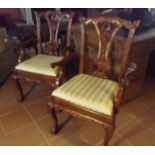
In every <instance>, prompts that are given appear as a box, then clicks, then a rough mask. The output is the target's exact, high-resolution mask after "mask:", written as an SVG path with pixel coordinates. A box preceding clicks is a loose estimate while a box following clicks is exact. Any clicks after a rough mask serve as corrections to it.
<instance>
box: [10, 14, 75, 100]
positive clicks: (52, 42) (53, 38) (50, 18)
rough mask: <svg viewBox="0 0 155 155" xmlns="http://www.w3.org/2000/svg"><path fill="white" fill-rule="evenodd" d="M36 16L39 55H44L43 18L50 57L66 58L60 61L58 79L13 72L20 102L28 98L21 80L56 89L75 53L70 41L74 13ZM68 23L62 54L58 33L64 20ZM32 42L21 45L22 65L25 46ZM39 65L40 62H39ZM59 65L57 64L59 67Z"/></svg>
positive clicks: (25, 72)
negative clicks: (47, 30) (46, 26)
mask: <svg viewBox="0 0 155 155" xmlns="http://www.w3.org/2000/svg"><path fill="white" fill-rule="evenodd" d="M35 15H36V28H37V31H36V34H37V54H42V53H43V48H42V40H41V26H42V24H41V18H45V19H46V20H45V21H47V25H48V29H49V41H48V45H49V46H50V47H51V51H49V54H50V55H54V56H59V55H60V56H64V58H63V59H62V61H60V62H59V63H60V65H59V69H60V71H59V73H58V75H57V76H56V77H54V76H48V75H43V74H37V73H32V72H28V71H22V70H18V69H14V70H13V75H12V77H13V79H14V80H15V82H16V86H17V89H18V92H19V97H18V101H23V100H24V99H25V97H26V96H24V93H23V89H22V86H21V84H20V79H24V80H27V81H33V82H35V83H41V82H42V83H45V84H48V85H50V86H52V87H54V88H56V87H58V86H59V85H60V84H61V82H62V79H63V75H64V69H65V67H64V65H65V63H67V60H69V58H70V56H71V54H72V53H73V51H72V49H71V46H70V41H71V31H72V21H73V16H74V12H69V13H67V12H66V13H61V12H56V11H45V12H39V13H38V12H35ZM64 18H65V20H66V21H68V25H67V36H66V37H67V39H66V46H65V48H64V50H63V51H61V54H60V53H59V51H58V48H59V40H58V33H59V30H60V24H61V23H62V22H63V20H64ZM30 41H31V40H27V41H25V42H23V43H20V44H19V47H20V54H19V57H18V63H21V62H22V61H23V60H24V56H25V46H26V45H27V44H30ZM38 63H39V62H38ZM57 64H58V63H55V65H57ZM55 65H54V64H51V68H52V67H55Z"/></svg>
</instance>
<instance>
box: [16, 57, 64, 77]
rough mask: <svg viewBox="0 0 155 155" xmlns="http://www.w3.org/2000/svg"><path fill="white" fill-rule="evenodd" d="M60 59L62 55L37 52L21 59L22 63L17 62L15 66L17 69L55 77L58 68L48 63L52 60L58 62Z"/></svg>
mask: <svg viewBox="0 0 155 155" xmlns="http://www.w3.org/2000/svg"><path fill="white" fill-rule="evenodd" d="M62 59H63V57H60V56H59V57H58V56H49V55H43V54H39V55H36V56H34V57H32V58H30V59H28V60H26V61H23V62H22V63H20V64H18V65H17V66H16V67H15V68H16V69H17V70H22V71H27V72H32V73H38V74H43V75H49V76H54V77H55V76H57V74H58V68H57V67H55V68H52V67H51V66H50V64H51V63H54V62H59V61H60V60H62Z"/></svg>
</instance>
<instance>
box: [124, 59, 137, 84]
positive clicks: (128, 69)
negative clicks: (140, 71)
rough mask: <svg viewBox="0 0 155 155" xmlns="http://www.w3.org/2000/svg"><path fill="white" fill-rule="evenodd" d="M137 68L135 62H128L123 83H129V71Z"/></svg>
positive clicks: (131, 71)
mask: <svg viewBox="0 0 155 155" xmlns="http://www.w3.org/2000/svg"><path fill="white" fill-rule="evenodd" d="M136 69H137V64H136V63H135V62H131V63H130V64H129V67H128V68H127V71H126V73H125V78H124V82H123V83H124V85H126V86H127V85H129V84H130V80H129V75H131V73H133V72H134V71H135V70H136Z"/></svg>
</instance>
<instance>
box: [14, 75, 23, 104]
mask: <svg viewBox="0 0 155 155" xmlns="http://www.w3.org/2000/svg"><path fill="white" fill-rule="evenodd" d="M15 82H16V87H17V89H18V92H19V97H18V98H17V100H18V101H20V102H22V101H23V100H24V95H23V89H22V87H21V84H20V81H19V78H17V77H16V78H15Z"/></svg>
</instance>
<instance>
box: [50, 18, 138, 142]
mask: <svg viewBox="0 0 155 155" xmlns="http://www.w3.org/2000/svg"><path fill="white" fill-rule="evenodd" d="M88 25H91V26H92V27H94V28H95V31H96V33H97V36H98V50H97V51H96V53H97V57H96V58H95V60H94V71H93V73H92V74H91V75H89V74H87V73H86V69H85V66H86V65H87V64H88V62H87V61H88V60H89V59H91V58H89V59H88V56H89V54H88V50H87V49H85V45H87V39H88V38H87V37H86V26H87V27H88ZM138 25H139V21H135V22H129V21H125V20H121V19H119V18H106V17H98V18H94V19H87V20H85V19H83V20H82V22H81V51H80V74H78V75H76V76H75V77H73V78H72V79H70V80H69V81H67V82H66V83H65V84H63V85H61V86H60V87H58V88H56V89H55V90H54V91H53V92H52V94H51V98H50V102H49V104H50V107H51V114H52V118H53V122H54V123H53V128H52V132H53V133H54V134H57V132H58V131H59V129H60V128H59V125H58V119H57V115H56V112H55V107H56V106H59V107H61V108H63V109H64V110H66V111H68V112H70V113H71V114H73V115H75V116H80V117H84V118H87V119H91V120H93V121H96V122H98V123H100V124H101V125H103V127H104V129H105V137H104V145H107V144H108V142H109V140H110V138H111V136H112V133H113V131H114V129H115V116H116V112H117V111H118V108H119V106H120V101H121V97H122V93H123V88H124V86H125V85H126V84H129V82H128V75H129V73H131V72H132V71H134V70H135V65H131V66H130V68H129V69H127V68H128V56H129V51H130V45H131V41H132V38H133V35H134V33H135V29H136V28H137V26H138ZM123 27H125V28H126V29H127V30H128V34H127V35H125V36H124V37H123V38H122V37H120V35H119V34H120V33H118V32H119V31H120V30H121V29H122V28H123ZM116 42H117V44H116ZM115 46H116V47H115ZM114 47H115V48H114ZM114 49H115V50H117V54H118V55H119V61H118V62H119V64H120V67H119V74H118V75H119V76H118V78H115V79H116V80H115V81H114V80H113V79H112V77H111V67H113V66H112V62H111V59H110V58H111V56H110V55H111V53H113V52H114V51H113V50H114ZM89 57H90V56H89Z"/></svg>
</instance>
